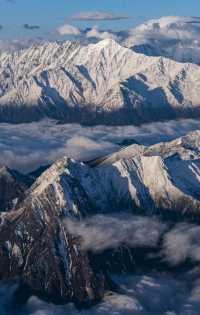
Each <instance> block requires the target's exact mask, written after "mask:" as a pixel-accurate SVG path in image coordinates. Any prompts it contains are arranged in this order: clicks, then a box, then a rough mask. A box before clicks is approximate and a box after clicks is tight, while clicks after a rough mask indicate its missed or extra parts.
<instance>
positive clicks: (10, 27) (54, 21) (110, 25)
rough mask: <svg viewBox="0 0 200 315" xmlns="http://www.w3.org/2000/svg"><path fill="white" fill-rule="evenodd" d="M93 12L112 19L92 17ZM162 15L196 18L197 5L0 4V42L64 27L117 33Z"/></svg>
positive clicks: (7, 0)
mask: <svg viewBox="0 0 200 315" xmlns="http://www.w3.org/2000/svg"><path fill="white" fill-rule="evenodd" d="M85 12H89V18H88V15H87V16H86V14H85ZM94 12H100V13H101V12H104V14H105V13H106V12H107V13H111V14H112V15H110V17H109V16H108V15H106V16H105V17H104V16H103V15H101V16H99V15H98V16H97V15H94V16H93V15H92V14H93V13H94ZM87 14H88V13H87ZM77 15H78V16H77ZM164 15H165V16H166V15H186V16H194V15H195V16H200V1H198V0H190V1H188V0H167V1H165V0H70V1H69V0H57V1H56V0H48V1H47V0H34V1H32V0H29V1H28V0H0V26H1V27H0V39H6V38H15V39H17V38H21V37H25V36H28V37H31V36H50V35H51V34H53V32H54V31H55V29H56V28H58V27H60V26H61V25H63V24H65V23H68V24H71V25H74V26H76V27H79V28H82V29H85V28H87V27H92V26H94V25H98V26H99V27H100V28H104V29H113V30H121V29H127V28H129V27H132V26H135V25H137V24H140V23H142V22H143V21H145V20H148V19H150V18H157V17H160V16H164ZM123 17H129V18H123Z"/></svg>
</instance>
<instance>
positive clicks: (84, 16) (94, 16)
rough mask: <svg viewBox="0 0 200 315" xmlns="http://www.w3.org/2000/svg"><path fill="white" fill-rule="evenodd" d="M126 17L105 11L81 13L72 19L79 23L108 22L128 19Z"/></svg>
mask: <svg viewBox="0 0 200 315" xmlns="http://www.w3.org/2000/svg"><path fill="white" fill-rule="evenodd" d="M127 18H128V16H126V15H116V14H113V13H111V12H103V11H88V12H80V13H78V14H76V15H73V16H71V17H70V19H72V20H78V21H103V20H104V21H105V20H106V21H108V20H122V19H127Z"/></svg>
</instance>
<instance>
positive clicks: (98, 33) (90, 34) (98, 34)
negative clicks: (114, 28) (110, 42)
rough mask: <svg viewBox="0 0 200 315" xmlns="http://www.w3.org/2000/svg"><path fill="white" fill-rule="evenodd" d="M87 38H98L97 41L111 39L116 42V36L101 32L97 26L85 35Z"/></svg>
mask: <svg viewBox="0 0 200 315" xmlns="http://www.w3.org/2000/svg"><path fill="white" fill-rule="evenodd" d="M86 37H87V38H98V39H107V38H111V39H114V40H117V39H118V38H117V35H115V34H114V33H112V32H109V31H101V30H99V29H98V27H97V26H95V27H93V28H92V29H91V30H90V31H88V32H87V33H86Z"/></svg>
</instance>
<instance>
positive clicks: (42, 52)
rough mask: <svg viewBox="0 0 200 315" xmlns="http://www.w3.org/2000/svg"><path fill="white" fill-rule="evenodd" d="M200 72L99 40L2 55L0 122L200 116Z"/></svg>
mask: <svg viewBox="0 0 200 315" xmlns="http://www.w3.org/2000/svg"><path fill="white" fill-rule="evenodd" d="M199 78H200V67H199V66H197V65H193V64H187V63H186V64H182V63H177V62H175V61H172V60H169V59H165V58H162V57H149V56H145V55H143V54H137V53H135V52H133V51H132V50H131V49H128V48H125V47H122V46H120V45H119V44H117V43H116V42H115V41H114V40H110V39H109V40H103V41H101V42H99V43H97V44H91V45H88V46H82V45H81V44H79V43H76V42H66V43H64V44H58V43H48V44H44V45H38V46H37V45H35V46H33V47H31V48H29V49H27V50H22V51H20V52H15V53H13V54H9V53H5V52H4V53H1V55H0V121H10V122H21V121H26V122H27V121H32V120H37V119H41V118H42V117H45V116H49V117H53V118H57V119H63V120H65V121H67V122H70V121H76V122H80V123H87V124H93V123H111V124H125V123H141V122H145V121H154V120H162V119H169V118H172V117H177V116H190V117H192V116H195V117H197V115H199V112H200V103H199V99H200V92H199V91H200V90H199V85H200V79H199Z"/></svg>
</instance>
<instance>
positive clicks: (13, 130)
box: [0, 119, 199, 172]
mask: <svg viewBox="0 0 200 315" xmlns="http://www.w3.org/2000/svg"><path fill="white" fill-rule="evenodd" d="M197 129H199V120H192V119H188V120H179V121H170V122H165V123H164V122H161V123H151V124H144V125H141V126H140V127H136V126H118V127H117V126H115V127H109V126H96V127H83V126H80V125H78V124H67V125H61V124H57V123H56V122H54V121H49V120H44V121H41V122H39V123H37V122H35V123H30V124H19V125H12V124H0V152H1V155H0V165H6V166H8V167H10V168H14V169H18V170H19V171H23V172H29V171H32V170H34V169H36V168H38V167H39V166H40V165H47V164H50V163H52V162H54V161H55V160H56V159H58V158H60V157H62V156H63V155H67V156H68V157H71V158H74V159H76V160H83V161H87V160H90V159H93V158H96V157H98V156H102V155H104V154H108V153H111V152H114V151H116V150H118V149H119V148H120V143H122V142H123V141H124V140H128V141H129V142H130V141H132V140H135V141H137V142H139V143H141V144H144V145H151V144H155V143H158V142H161V141H169V140H173V139H175V138H177V137H180V136H182V135H185V134H187V133H188V132H190V131H193V130H197Z"/></svg>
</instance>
